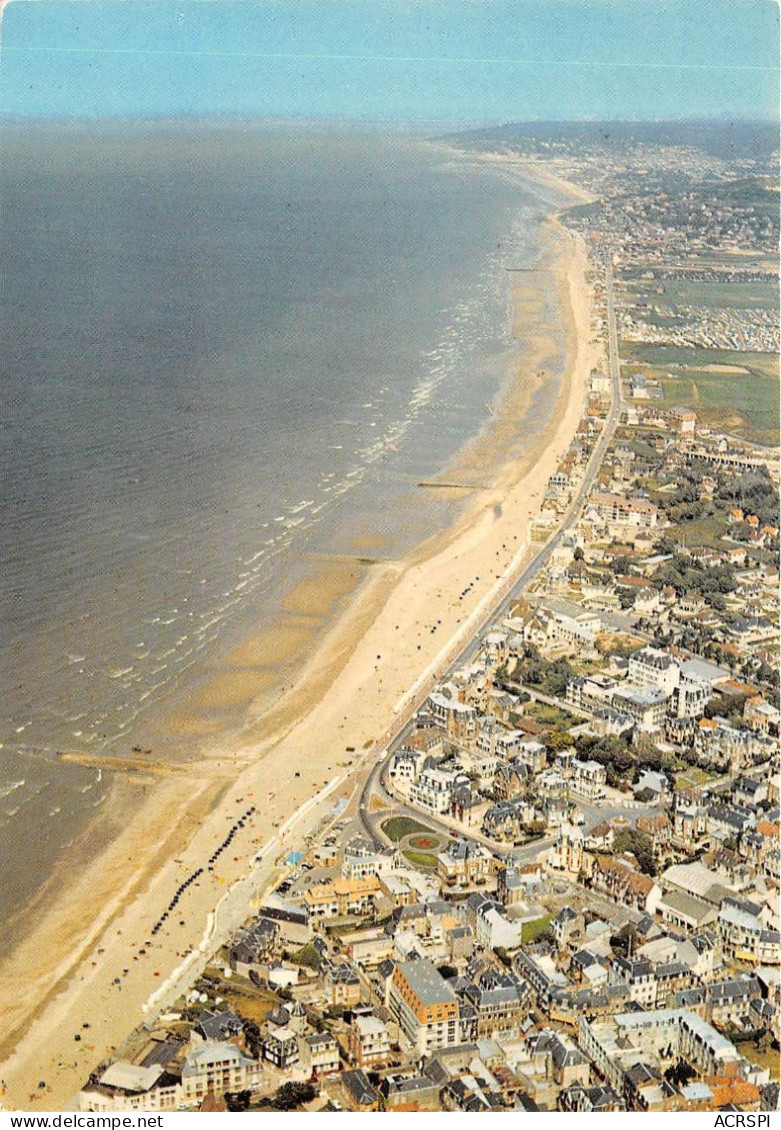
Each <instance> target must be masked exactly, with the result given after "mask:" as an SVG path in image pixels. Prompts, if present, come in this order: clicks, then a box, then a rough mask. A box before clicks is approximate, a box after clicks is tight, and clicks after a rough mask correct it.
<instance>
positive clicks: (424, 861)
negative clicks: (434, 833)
mask: <svg viewBox="0 0 781 1130" xmlns="http://www.w3.org/2000/svg"><path fill="white" fill-rule="evenodd" d="M403 854H404V858H405V859H408V860H409V861H410V863H411V864H412V865H413V866H414V867H423V868H425V869H427V870H428V869H432V868H434V867H436V865H437V857H436V856H435V855H431V853H430V852H427V851H405V852H404V853H403Z"/></svg>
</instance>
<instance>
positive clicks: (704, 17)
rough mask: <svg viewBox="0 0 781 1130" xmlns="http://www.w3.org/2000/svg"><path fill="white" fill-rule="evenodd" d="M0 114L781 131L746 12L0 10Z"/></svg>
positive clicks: (17, 6) (559, 5)
mask: <svg viewBox="0 0 781 1130" xmlns="http://www.w3.org/2000/svg"><path fill="white" fill-rule="evenodd" d="M2 33H3V37H2V69H1V70H0V112H2V113H9V112H10V113H17V114H18V113H21V114H24V115H25V116H28V117H29V116H40V115H44V116H50V115H51V116H60V117H87V118H95V117H127V116H139V115H140V116H145V115H152V116H157V115H160V114H164V115H174V116H176V115H181V114H191V115H195V116H196V117H203V116H206V117H211V116H213V115H223V114H230V115H235V114H239V115H251V116H257V115H261V116H262V117H264V118H284V119H286V120H289V119H298V118H310V119H324V118H325V119H338V120H350V119H353V120H354V119H356V118H357V119H359V120H364V121H385V122H388V121H392V122H397V123H420V122H423V123H442V124H445V123H450V124H453V125H465V124H472V123H478V124H480V123H488V124H493V123H500V122H506V121H515V120H522V121H523V120H540V121H546V120H547V121H550V120H559V121H577V120H590V121H615V120H643V121H648V120H651V121H652V120H677V119H681V118H684V119H689V118H695V119H696V118H701V117H703V116H705V117H708V118H710V117H715V118H717V119H720V118H731V119H741V120H742V119H745V120H755V119H756V120H776V117H777V114H778V73H779V67H778V9H777V6H776V5H775V4H772V3H770V0H767V2H760V3H754V2H753V0H751V2H749V0H744V2H741V0H738V2H735V0H729V2H727V0H688V2H687V3H686V4H685V5H684V4H678V5H672V6H670V5H667V4H665V3H663V2H662V0H653V2H651V3H648V4H643V5H628V4H626V3H625V2H623V0H524V3H523V4H522V5H519V4H518V2H517V0H494V2H492V4H491V5H490V6H483V5H474V4H465V3H462V2H458V0H413V2H411V3H403V2H401V0H373V2H372V4H371V5H355V4H353V3H351V2H350V0H328V2H324V0H297V2H296V3H293V2H291V0H210V3H208V4H204V3H201V2H198V0H182V2H181V3H172V2H168V0H153V2H151V3H150V2H147V0H134V2H133V3H132V4H128V3H123V2H117V0H89V2H88V3H87V2H80V0H69V2H68V3H63V2H61V0H37V2H36V3H34V4H33V3H13V4H9V5H7V6H6V8H5V10H4V13H3V26H2Z"/></svg>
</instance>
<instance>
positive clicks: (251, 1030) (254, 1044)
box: [244, 1020, 261, 1059]
mask: <svg viewBox="0 0 781 1130" xmlns="http://www.w3.org/2000/svg"><path fill="white" fill-rule="evenodd" d="M244 1039H245V1040H246V1041H247V1047H248V1048H249V1050H250V1054H251V1055H252V1056H254V1057H255V1059H259V1058H260V1045H261V1037H260V1028H258V1026H257V1024H256V1023H255V1021H254V1020H245V1021H244Z"/></svg>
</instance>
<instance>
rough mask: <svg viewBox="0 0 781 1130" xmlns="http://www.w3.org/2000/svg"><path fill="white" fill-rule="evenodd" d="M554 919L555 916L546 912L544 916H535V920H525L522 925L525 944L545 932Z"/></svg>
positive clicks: (522, 940) (522, 938)
mask: <svg viewBox="0 0 781 1130" xmlns="http://www.w3.org/2000/svg"><path fill="white" fill-rule="evenodd" d="M552 920H553V916H552V915H551V914H546V915H543V917H542V918H535V920H534V921H533V922H524V924H523V926H522V927H521V942H522V943H523V944H524V945H528V944H529V942H533V941H534V940H535V938H538V937H539V936H540V934H543V933H544V932H545V931H546V930H547V929H548V926H549V925H550V923H551V921H552Z"/></svg>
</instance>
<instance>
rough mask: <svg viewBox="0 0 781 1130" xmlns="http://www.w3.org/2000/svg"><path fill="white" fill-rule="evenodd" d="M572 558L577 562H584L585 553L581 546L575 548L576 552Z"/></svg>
mask: <svg viewBox="0 0 781 1130" xmlns="http://www.w3.org/2000/svg"><path fill="white" fill-rule="evenodd" d="M572 556H573V558H574V560H575V561H582V560H583V557H584V553H583V550H582V548H581V546H579V545H576V546H575V552H574V553H573V555H572Z"/></svg>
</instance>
